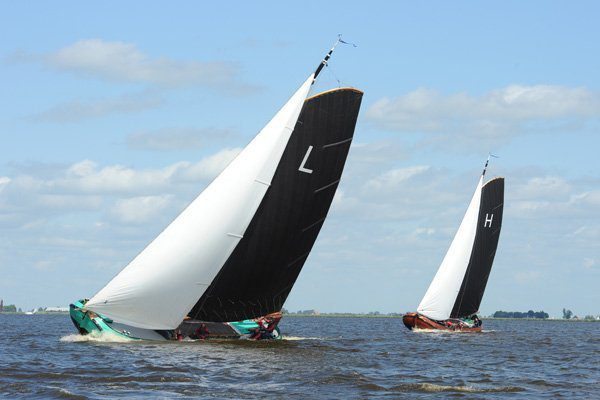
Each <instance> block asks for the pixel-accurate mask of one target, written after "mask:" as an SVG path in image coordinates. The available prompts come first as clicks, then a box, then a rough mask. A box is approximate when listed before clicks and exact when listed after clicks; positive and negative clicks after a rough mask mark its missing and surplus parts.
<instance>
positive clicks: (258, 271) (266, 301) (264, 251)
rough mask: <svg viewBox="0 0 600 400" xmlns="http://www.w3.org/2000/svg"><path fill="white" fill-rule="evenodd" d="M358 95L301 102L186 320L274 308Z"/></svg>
mask: <svg viewBox="0 0 600 400" xmlns="http://www.w3.org/2000/svg"><path fill="white" fill-rule="evenodd" d="M361 100H362V92H360V91H358V90H356V89H352V88H339V89H334V90H331V91H327V92H324V93H321V94H318V95H316V96H313V97H311V98H309V99H307V100H306V102H305V103H304V106H303V108H302V111H301V113H300V117H299V118H298V121H297V123H296V125H295V128H294V131H293V132H292V135H291V137H290V140H289V142H288V145H287V147H286V148H285V151H284V153H283V156H282V158H281V160H280V162H279V165H278V166H277V170H276V172H275V175H274V177H273V180H272V182H271V186H270V187H269V189H268V191H267V193H266V194H265V196H264V198H263V200H262V202H261V204H260V206H259V208H258V210H257V212H256V213H255V215H254V217H253V218H252V220H251V222H250V225H249V226H248V228H247V230H246V232H245V233H244V237H243V238H242V239H241V240H240V242H239V243H238V245H237V246H236V248H235V250H234V251H233V253H232V254H231V255H230V257H229V258H228V259H227V261H226V262H225V264H224V265H223V267H222V268H221V270H220V272H219V273H218V275H217V277H216V278H215V279H214V280H213V281H212V283H211V285H210V286H209V288H208V289H207V290H206V291H205V293H204V294H203V296H202V297H201V298H200V299H199V301H198V302H197V303H196V305H195V306H194V307H193V309H192V310H191V312H190V313H189V316H190V317H191V318H194V319H199V320H203V321H215V322H226V321H239V320H243V319H249V318H255V317H259V316H262V315H265V314H268V313H272V312H276V311H279V310H281V308H282V306H283V303H284V302H285V300H286V298H287V296H288V294H289V292H290V290H291V289H292V286H293V284H294V282H295V281H296V279H297V277H298V275H299V273H300V270H301V269H302V266H303V265H304V263H305V261H306V259H307V257H308V255H309V253H310V251H311V249H312V247H313V244H314V243H315V240H316V238H317V235H318V234H319V231H320V229H321V226H322V225H323V222H324V221H325V218H326V216H327V213H328V211H329V207H330V205H331V202H332V200H333V197H334V194H335V191H336V189H337V186H338V184H339V181H340V178H341V175H342V171H343V169H344V164H345V161H346V157H347V155H348V151H349V149H350V144H351V142H352V138H353V134H354V128H355V125H356V120H357V117H358V112H359V109H360V104H361Z"/></svg>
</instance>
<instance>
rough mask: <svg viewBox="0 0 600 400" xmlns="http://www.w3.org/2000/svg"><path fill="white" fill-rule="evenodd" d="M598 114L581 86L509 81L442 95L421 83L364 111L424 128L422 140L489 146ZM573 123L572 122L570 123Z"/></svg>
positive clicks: (397, 125) (379, 120)
mask: <svg viewBox="0 0 600 400" xmlns="http://www.w3.org/2000/svg"><path fill="white" fill-rule="evenodd" d="M599 117H600V94H598V93H596V92H593V91H590V90H588V89H586V88H584V87H575V88H572V87H565V86H557V85H532V86H525V85H510V86H507V87H505V88H502V89H498V90H492V91H490V92H488V93H485V94H483V95H481V96H472V95H470V94H467V93H455V94H451V95H447V96H444V95H442V94H440V93H438V92H436V91H434V90H430V89H425V88H420V89H416V90H414V91H412V92H410V93H407V94H405V95H402V96H398V97H395V98H389V97H385V98H382V99H380V100H378V101H376V102H375V103H374V104H373V105H372V106H371V107H370V108H369V109H368V110H367V112H366V118H367V120H369V121H371V122H373V123H374V124H375V125H376V126H378V127H381V128H384V129H388V130H393V131H399V132H411V133H424V134H428V136H427V137H428V139H427V140H426V142H428V143H430V142H432V141H433V142H434V143H436V142H441V143H443V144H444V145H449V144H450V145H452V144H454V145H457V146H459V147H465V146H479V147H482V148H490V147H492V146H498V145H501V144H503V143H506V142H507V141H508V140H510V139H511V138H512V137H514V136H515V135H518V134H522V133H525V132H538V131H540V130H542V129H540V127H543V131H544V132H546V133H553V132H555V131H556V129H557V128H560V127H561V126H563V127H565V126H567V125H568V124H571V125H572V124H573V123H574V122H575V123H576V124H580V125H582V124H585V123H586V122H587V121H589V120H591V119H598V118H599ZM570 129H573V126H570Z"/></svg>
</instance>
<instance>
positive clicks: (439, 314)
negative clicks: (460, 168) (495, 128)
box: [417, 176, 483, 321]
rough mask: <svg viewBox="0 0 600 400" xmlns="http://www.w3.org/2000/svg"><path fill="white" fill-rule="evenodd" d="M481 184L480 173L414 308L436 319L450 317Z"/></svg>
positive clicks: (470, 245) (469, 248) (465, 262)
mask: <svg viewBox="0 0 600 400" xmlns="http://www.w3.org/2000/svg"><path fill="white" fill-rule="evenodd" d="M482 186H483V176H482V177H481V178H479V183H478V184H477V189H476V190H475V193H474V194H473V198H472V199H471V203H469V208H467V212H466V214H465V216H464V217H463V220H462V222H461V224H460V227H459V228H458V231H457V232H456V235H455V236H454V239H453V240H452V244H451V245H450V248H449V249H448V252H447V253H446V256H445V257H444V260H443V261H442V264H441V265H440V268H439V269H438V271H437V273H436V274H435V277H434V278H433V280H432V281H431V284H430V285H429V289H427V292H426V293H425V296H423V300H421V303H420V304H419V307H418V308H417V311H418V312H419V313H420V314H423V315H425V316H426V317H429V318H432V319H435V320H438V321H441V320H445V319H448V318H449V317H450V313H451V312H452V308H453V307H454V303H455V301H456V297H457V296H458V292H459V291H460V286H461V285H462V281H463V278H464V277H465V273H466V272H467V267H468V265H469V260H470V258H471V252H472V250H473V243H474V242H475V233H476V232H477V218H478V217H479V204H480V203H481V188H482Z"/></svg>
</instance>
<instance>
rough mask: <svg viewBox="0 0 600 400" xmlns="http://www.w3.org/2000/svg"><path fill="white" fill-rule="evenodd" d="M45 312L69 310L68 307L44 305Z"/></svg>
mask: <svg viewBox="0 0 600 400" xmlns="http://www.w3.org/2000/svg"><path fill="white" fill-rule="evenodd" d="M44 311H46V312H69V308H68V307H46V309H45V310H44Z"/></svg>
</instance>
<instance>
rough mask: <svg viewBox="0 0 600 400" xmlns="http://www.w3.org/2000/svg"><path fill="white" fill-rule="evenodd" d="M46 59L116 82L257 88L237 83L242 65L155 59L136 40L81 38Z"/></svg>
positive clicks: (237, 89) (58, 66)
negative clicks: (117, 40) (112, 40)
mask: <svg viewBox="0 0 600 400" xmlns="http://www.w3.org/2000/svg"><path fill="white" fill-rule="evenodd" d="M44 61H45V62H46V63H47V64H48V65H50V66H52V67H54V68H56V69H58V70H61V71H67V72H72V73H75V74H78V75H82V76H86V77H92V78H100V79H104V80H107V81H113V82H133V83H136V82H137V83H149V84H154V85H160V86H169V87H176V86H184V85H201V86H205V87H211V88H221V89H226V90H227V91H229V92H235V93H238V94H239V93H245V92H248V91H252V90H254V89H255V88H253V87H251V86H249V85H245V84H241V83H239V82H237V80H236V79H237V76H238V75H239V68H238V67H237V66H235V65H234V64H232V63H230V62H224V61H182V60H172V59H169V58H166V57H157V58H152V57H150V56H148V55H146V54H144V53H143V52H141V51H140V50H139V49H138V48H137V47H136V46H135V45H134V44H132V43H123V42H109V41H104V40H101V39H85V40H80V41H78V42H76V43H74V44H72V45H70V46H67V47H64V48H62V49H60V50H58V51H56V52H54V53H51V54H47V55H46V56H45V57H44Z"/></svg>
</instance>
